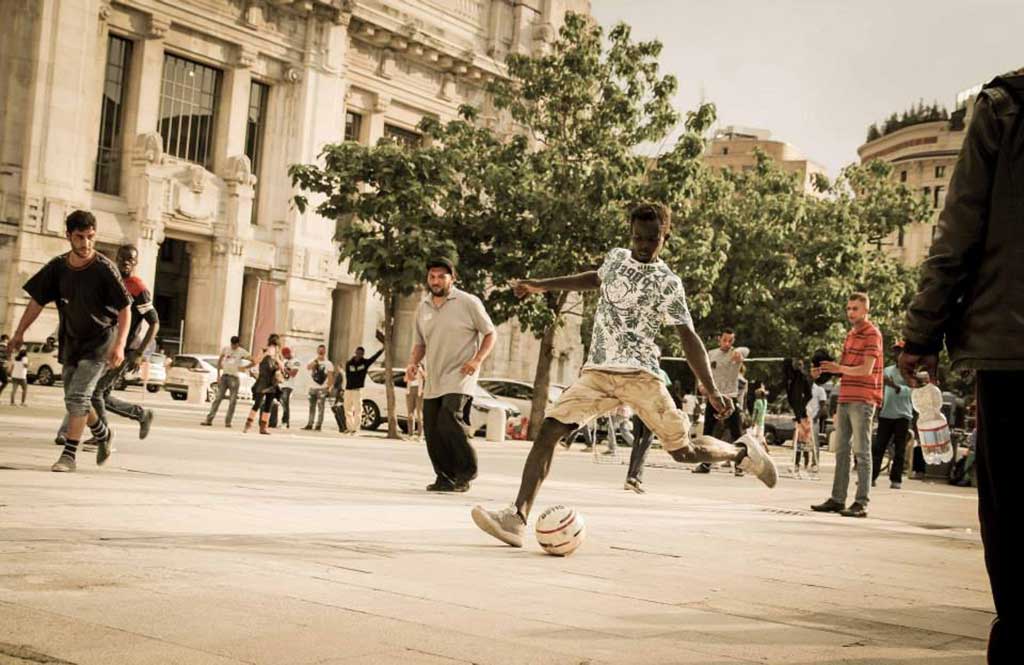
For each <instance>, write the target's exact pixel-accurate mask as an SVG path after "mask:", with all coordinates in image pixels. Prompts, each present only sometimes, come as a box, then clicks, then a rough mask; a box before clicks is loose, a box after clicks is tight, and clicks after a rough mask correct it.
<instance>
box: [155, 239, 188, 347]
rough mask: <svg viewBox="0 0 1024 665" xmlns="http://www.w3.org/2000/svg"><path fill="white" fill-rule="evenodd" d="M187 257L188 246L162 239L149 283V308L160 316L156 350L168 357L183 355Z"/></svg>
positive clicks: (186, 295)
mask: <svg viewBox="0 0 1024 665" xmlns="http://www.w3.org/2000/svg"><path fill="white" fill-rule="evenodd" d="M190 268H191V256H190V255H189V251H188V242H186V241H184V240H178V239H176V238H166V239H165V240H164V241H163V243H162V244H161V245H160V254H159V256H158V258H157V262H156V278H155V279H154V281H153V306H154V307H155V308H156V313H157V314H158V315H159V316H160V332H159V333H158V334H157V346H158V347H159V348H160V349H162V350H163V351H164V353H166V354H169V355H176V354H178V353H182V352H183V351H185V342H186V340H184V339H182V337H183V334H184V329H185V328H184V323H185V312H186V311H187V307H188V282H189V273H190Z"/></svg>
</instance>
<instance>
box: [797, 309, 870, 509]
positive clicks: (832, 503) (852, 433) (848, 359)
mask: <svg viewBox="0 0 1024 665" xmlns="http://www.w3.org/2000/svg"><path fill="white" fill-rule="evenodd" d="M870 310H871V300H870V299H869V298H868V295H867V294H866V293H854V294H852V295H851V296H850V299H849V301H848V302H847V303H846V318H847V319H848V320H849V322H850V324H851V328H850V331H849V332H848V333H847V334H846V341H845V343H844V344H843V354H842V356H841V357H840V358H839V362H838V363H837V362H834V361H828V360H826V361H823V362H822V363H821V364H820V365H819V366H818V367H817V368H816V369H812V370H811V376H812V377H814V378H817V377H818V375H820V374H821V373H822V372H828V373H830V374H838V375H839V376H840V380H839V408H838V409H837V410H836V418H835V421H836V450H835V454H836V472H835V478H834V479H833V481H832V495H831V496H830V497H829V498H828V499H827V500H826V501H825V502H824V503H820V504H815V505H813V506H811V508H812V509H813V510H816V511H818V512H823V513H828V512H833V513H839V514H841V515H842V516H844V517H867V516H868V512H867V510H868V500H869V498H870V494H871V421H872V419H873V418H874V416H875V409H877V408H878V407H880V406H881V405H882V333H881V332H880V331H879V330H878V328H877V327H876V326H875V324H874V323H872V322H871V321H870V320H869V313H870ZM854 456H856V458H857V494H856V497H855V499H854V502H853V503H852V504H850V506H849V507H847V506H846V495H847V492H848V491H849V485H850V463H851V460H852V458H853V457H854Z"/></svg>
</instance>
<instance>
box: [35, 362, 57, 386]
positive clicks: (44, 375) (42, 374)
mask: <svg viewBox="0 0 1024 665" xmlns="http://www.w3.org/2000/svg"><path fill="white" fill-rule="evenodd" d="M53 381H54V376H53V370H52V369H50V368H49V367H48V366H47V365H43V366H42V367H40V368H39V371H38V372H36V382H37V383H38V384H39V385H41V386H52V385H53Z"/></svg>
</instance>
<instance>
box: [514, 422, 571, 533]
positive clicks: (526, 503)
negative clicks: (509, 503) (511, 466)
mask: <svg viewBox="0 0 1024 665" xmlns="http://www.w3.org/2000/svg"><path fill="white" fill-rule="evenodd" d="M575 429H576V426H575V425H566V424H565V423H562V422H559V421H557V420H555V419H554V418H545V419H544V423H543V424H542V425H541V426H540V433H539V434H538V435H537V439H536V440H535V441H534V442H533V447H532V448H530V454H529V455H528V456H527V457H526V465H525V466H523V480H522V482H521V483H520V484H519V496H517V497H516V509H517V510H518V511H519V514H520V515H522V517H523V519H524V520H525V519H526V518H527V517H529V515H530V508H532V507H533V502H534V500H535V499H536V498H537V493H538V492H539V491H540V486H541V483H543V482H544V479H545V478H547V477H548V471H550V470H551V458H552V457H553V456H554V454H555V446H556V445H558V441H559V440H560V439H561V438H562V437H563V436H565V435H566V434H568V433H569V432H572V431H573V430H575Z"/></svg>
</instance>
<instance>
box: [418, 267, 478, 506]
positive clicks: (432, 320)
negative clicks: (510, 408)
mask: <svg viewBox="0 0 1024 665" xmlns="http://www.w3.org/2000/svg"><path fill="white" fill-rule="evenodd" d="M427 287H428V289H429V290H430V293H429V294H428V295H427V297H426V298H424V299H423V302H421V303H420V306H419V309H417V310H416V337H415V340H416V341H415V343H414V344H413V347H412V352H411V354H410V359H409V364H408V366H407V367H406V369H405V380H406V382H408V381H409V378H410V377H411V376H412V375H413V373H415V371H416V366H417V365H419V364H420V363H421V362H423V360H424V358H426V363H425V364H426V366H427V367H428V368H429V370H430V371H429V373H428V374H427V378H426V382H425V385H424V390H423V432H424V434H425V435H426V438H427V454H428V455H429V456H430V462H431V464H432V465H433V467H434V474H435V476H436V478H435V480H434V482H433V483H431V484H430V485H427V491H430V492H452V491H454V492H465V491H466V490H468V489H469V483H470V482H471V481H472V480H473V479H475V478H476V475H477V460H476V451H475V450H474V449H473V446H472V444H470V442H469V439H468V437H467V431H466V430H467V429H468V428H469V427H470V424H469V414H470V409H471V408H472V404H473V395H474V393H475V392H476V379H477V373H478V372H479V370H480V364H481V363H483V361H484V360H485V359H486V358H487V356H488V355H489V354H490V352H491V350H492V349H493V348H494V342H495V339H496V334H495V328H494V324H493V323H492V322H491V317H490V316H488V314H487V310H486V309H484V304H483V303H482V302H481V301H480V299H479V298H477V297H476V296H474V295H470V294H468V293H466V292H464V291H462V290H460V289H457V288H456V287H455V264H454V263H452V262H451V261H450V260H448V259H446V258H436V259H432V260H431V261H429V262H428V263H427Z"/></svg>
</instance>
